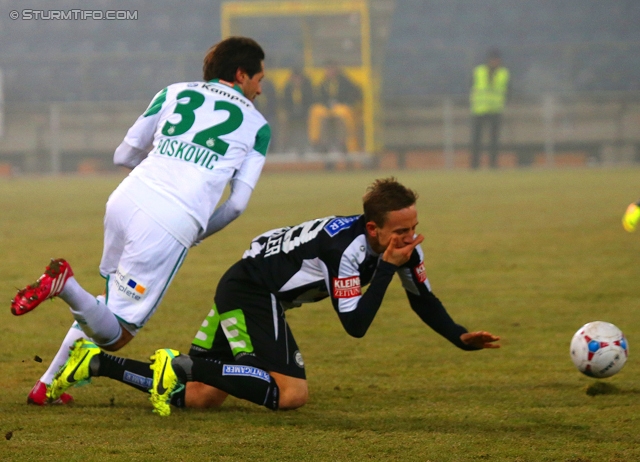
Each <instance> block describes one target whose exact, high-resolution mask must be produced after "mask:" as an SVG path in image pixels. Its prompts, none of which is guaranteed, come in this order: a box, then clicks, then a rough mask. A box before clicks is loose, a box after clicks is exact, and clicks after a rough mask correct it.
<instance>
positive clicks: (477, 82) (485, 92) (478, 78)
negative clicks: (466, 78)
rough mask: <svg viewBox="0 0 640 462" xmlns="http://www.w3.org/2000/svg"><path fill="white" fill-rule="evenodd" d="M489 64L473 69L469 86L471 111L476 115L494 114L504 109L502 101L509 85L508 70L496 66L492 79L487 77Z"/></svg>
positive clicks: (503, 101)
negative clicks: (471, 83) (471, 84)
mask: <svg viewBox="0 0 640 462" xmlns="http://www.w3.org/2000/svg"><path fill="white" fill-rule="evenodd" d="M489 75H490V73H489V66H487V65H486V64H481V65H479V66H476V68H475V69H474V70H473V86H472V87H471V97H470V99H471V112H473V113H474V114H476V115H480V114H496V113H500V112H502V111H503V110H504V103H505V99H506V95H507V88H508V87H509V70H508V69H507V68H505V67H499V68H497V69H496V70H495V71H494V73H493V79H491V80H490V79H489Z"/></svg>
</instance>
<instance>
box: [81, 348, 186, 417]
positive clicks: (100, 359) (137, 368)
mask: <svg viewBox="0 0 640 462" xmlns="http://www.w3.org/2000/svg"><path fill="white" fill-rule="evenodd" d="M150 365H151V364H150V363H144V362H142V361H135V360H133V359H125V358H119V357H117V356H112V355H110V354H107V353H105V352H101V353H100V354H98V355H96V356H94V357H93V358H91V362H90V363H89V371H90V375H91V377H109V378H110V379H114V380H117V381H118V382H122V383H126V384H127V385H130V386H132V387H133V388H135V389H137V390H140V391H144V392H147V393H148V392H149V390H150V389H151V387H152V386H153V371H152V370H151V369H150V368H149V366H150ZM185 395H186V388H183V389H182V390H180V391H179V392H177V393H175V394H173V395H172V396H171V404H173V405H174V406H176V407H184V406H185Z"/></svg>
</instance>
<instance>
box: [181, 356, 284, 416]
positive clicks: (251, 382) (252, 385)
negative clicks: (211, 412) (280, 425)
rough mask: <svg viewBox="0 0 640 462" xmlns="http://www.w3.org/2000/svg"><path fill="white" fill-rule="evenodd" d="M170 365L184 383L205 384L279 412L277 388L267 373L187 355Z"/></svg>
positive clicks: (251, 367) (248, 367)
mask: <svg viewBox="0 0 640 462" xmlns="http://www.w3.org/2000/svg"><path fill="white" fill-rule="evenodd" d="M171 366H172V367H173V370H174V371H175V373H176V375H177V376H178V379H179V380H180V381H181V382H183V383H186V382H188V381H189V382H191V381H193V382H202V383H206V384H207V385H211V386H212V387H216V388H218V389H220V390H222V391H225V392H227V393H229V394H230V395H232V396H235V397H236V398H240V399H246V400H247V401H251V402H252V403H255V404H259V405H261V406H265V407H267V408H269V409H272V410H274V411H275V410H277V409H278V402H279V391H280V390H279V389H278V385H277V384H276V381H275V380H274V379H273V377H271V375H270V374H269V373H268V372H267V371H264V370H262V369H260V368H258V367H254V366H246V365H243V364H238V363H233V362H231V363H223V362H221V361H217V360H213V359H203V358H195V357H191V356H187V355H180V356H177V357H175V358H174V359H173V360H172V361H171Z"/></svg>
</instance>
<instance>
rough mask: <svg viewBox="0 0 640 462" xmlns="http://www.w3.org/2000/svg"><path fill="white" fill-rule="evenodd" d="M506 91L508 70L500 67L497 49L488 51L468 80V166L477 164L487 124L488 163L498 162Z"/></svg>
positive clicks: (478, 163) (496, 163)
mask: <svg viewBox="0 0 640 462" xmlns="http://www.w3.org/2000/svg"><path fill="white" fill-rule="evenodd" d="M508 91H509V70H508V69H507V68H506V67H504V66H502V59H501V57H500V51H499V50H497V49H491V50H489V53H487V62H486V64H480V65H479V66H476V67H475V69H474V70H473V76H472V82H471V94H470V101H471V114H472V120H473V123H472V129H471V168H474V169H475V168H478V167H479V166H480V155H481V153H482V134H483V131H484V129H485V127H487V126H488V127H489V165H490V166H491V167H492V168H495V167H497V165H498V138H499V135H500V125H501V121H502V112H503V111H504V106H505V102H506V99H507V94H508Z"/></svg>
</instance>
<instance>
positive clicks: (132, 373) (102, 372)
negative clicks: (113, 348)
mask: <svg viewBox="0 0 640 462" xmlns="http://www.w3.org/2000/svg"><path fill="white" fill-rule="evenodd" d="M149 366H150V363H145V362H142V361H135V360H133V359H125V358H119V357H117V356H112V355H110V354H107V353H104V352H102V353H100V354H98V355H96V356H94V357H93V358H91V362H90V363H89V369H90V371H91V376H92V377H109V378H110V379H114V380H117V381H118V382H122V383H125V384H127V385H130V386H132V387H133V388H136V389H137V390H140V391H144V392H147V393H148V392H149V390H151V387H152V386H153V371H152V370H151V369H150V368H149Z"/></svg>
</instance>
